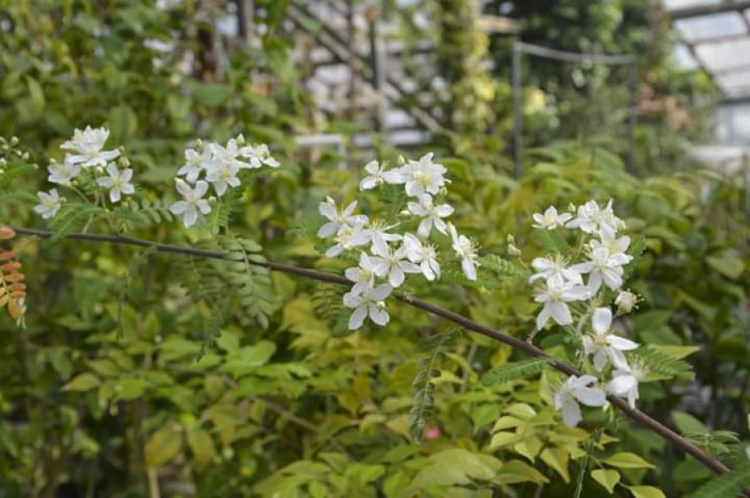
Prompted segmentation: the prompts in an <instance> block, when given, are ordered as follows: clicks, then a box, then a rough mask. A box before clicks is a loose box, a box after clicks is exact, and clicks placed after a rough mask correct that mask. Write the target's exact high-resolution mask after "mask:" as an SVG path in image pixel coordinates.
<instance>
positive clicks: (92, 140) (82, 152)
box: [34, 126, 135, 219]
mask: <svg viewBox="0 0 750 498" xmlns="http://www.w3.org/2000/svg"><path fill="white" fill-rule="evenodd" d="M108 137H109V130H108V129H106V128H91V126H87V127H86V129H84V130H79V129H76V130H75V131H74V133H73V138H72V139H70V140H68V141H66V142H64V143H63V144H62V145H60V148H61V149H63V150H65V151H67V153H66V154H65V159H64V160H63V163H62V164H58V163H55V162H53V163H52V164H50V165H49V167H48V168H47V170H48V171H49V176H48V177H47V180H48V181H49V182H50V183H55V184H58V185H60V186H63V187H67V188H71V189H72V188H74V185H73V180H75V179H76V178H77V177H79V176H80V175H81V174H87V172H88V174H91V175H93V178H94V180H95V182H96V184H97V185H98V186H100V187H102V188H104V189H106V190H108V191H109V200H110V201H111V202H112V203H117V202H120V200H121V199H122V195H123V194H125V195H131V194H133V193H134V192H135V189H134V188H133V184H132V183H130V180H131V179H132V178H133V170H132V169H130V168H128V167H124V168H123V169H122V170H120V169H119V168H118V166H117V164H116V163H114V162H113V161H114V160H115V159H117V158H118V157H119V156H120V151H119V150H117V149H113V150H103V149H104V143H105V142H106V141H107V138H108ZM123 164H127V161H125V162H124V163H123ZM105 171H106V175H105V174H104V172H105ZM37 196H38V197H39V204H38V205H37V206H35V207H34V211H36V212H37V213H38V214H40V215H41V216H42V218H45V219H47V218H52V217H53V216H54V215H55V214H57V212H58V211H59V210H60V208H61V207H62V203H63V202H64V201H65V197H60V195H59V194H58V193H57V190H56V189H54V188H53V189H52V190H50V191H49V192H37Z"/></svg>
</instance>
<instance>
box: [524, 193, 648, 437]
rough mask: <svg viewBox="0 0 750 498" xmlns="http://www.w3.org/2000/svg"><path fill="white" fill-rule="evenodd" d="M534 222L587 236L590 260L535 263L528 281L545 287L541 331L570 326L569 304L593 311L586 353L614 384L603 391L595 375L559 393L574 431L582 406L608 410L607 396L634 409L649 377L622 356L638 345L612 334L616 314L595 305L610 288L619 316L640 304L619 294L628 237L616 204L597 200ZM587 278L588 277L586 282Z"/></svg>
mask: <svg viewBox="0 0 750 498" xmlns="http://www.w3.org/2000/svg"><path fill="white" fill-rule="evenodd" d="M571 211H572V209H571ZM534 221H535V222H536V223H535V224H534V226H535V227H536V228H542V229H547V230H557V229H559V228H567V229H573V230H576V229H577V230H580V231H581V232H583V234H584V238H585V239H586V238H588V240H585V245H584V249H585V251H584V253H585V258H586V259H585V260H584V261H582V262H580V263H577V264H572V265H569V264H568V262H567V261H566V260H565V259H564V258H563V257H562V256H560V255H557V256H555V257H550V258H536V259H535V260H534V261H532V266H533V268H534V269H535V270H536V272H537V273H536V274H534V275H532V276H531V277H530V279H529V282H530V283H534V282H537V281H539V282H543V283H542V285H541V287H540V288H539V290H538V291H537V294H536V301H537V302H539V303H543V304H544V306H543V307H542V311H541V312H540V313H539V316H538V317H537V329H538V330H540V329H542V328H544V326H545V325H546V323H547V322H548V321H549V319H550V318H551V319H553V320H554V321H555V322H556V323H557V324H559V325H570V324H572V323H573V316H572V314H571V311H570V308H569V307H568V303H570V302H574V301H589V300H590V302H591V303H592V304H593V306H592V307H594V309H593V311H592V312H591V333H590V334H585V335H583V337H582V338H581V342H582V345H583V353H584V355H585V356H586V357H591V361H592V367H593V370H594V371H595V372H596V373H600V372H602V371H603V370H604V369H605V367H606V366H607V364H611V367H612V369H611V377H612V378H611V380H610V381H609V382H607V383H606V388H605V389H603V388H601V387H597V386H598V385H599V384H600V380H599V379H597V377H595V376H594V375H582V376H581V377H577V376H575V375H571V376H570V377H569V378H568V379H567V380H566V381H565V382H564V383H563V384H562V386H561V387H560V389H559V390H558V391H557V392H556V393H555V396H554V405H555V408H556V409H558V410H562V415H563V420H564V422H565V423H566V424H567V425H568V426H571V427H574V426H576V425H577V424H578V422H580V421H581V409H580V406H579V404H583V405H586V406H592V407H600V406H604V405H605V404H606V402H607V400H606V393H607V392H609V393H610V394H613V395H615V396H621V397H626V398H627V399H628V402H629V403H630V405H631V406H633V407H634V406H635V400H636V399H638V382H639V381H640V380H641V379H642V378H643V377H644V375H645V373H644V372H643V371H642V370H643V369H642V368H641V367H640V365H638V364H637V363H634V364H633V365H630V364H628V361H627V358H626V357H625V354H624V351H632V350H634V349H636V348H637V347H638V344H637V343H635V342H633V341H631V340H629V339H625V338H623V337H620V336H617V335H616V334H614V333H613V332H612V330H611V328H612V318H613V317H612V311H611V310H610V309H609V308H608V307H597V306H598V305H597V304H596V303H600V302H602V301H603V300H604V295H603V291H604V290H605V289H607V288H608V289H611V290H612V291H620V292H619V294H618V295H617V297H616V298H615V304H616V305H617V306H618V309H619V310H620V311H621V312H623V313H627V312H630V311H631V310H632V309H633V307H634V306H635V304H636V301H637V299H636V297H635V295H634V294H632V293H631V292H629V291H621V290H620V289H621V288H622V285H623V273H624V266H625V265H626V264H628V263H630V261H632V259H633V258H632V256H630V255H628V254H626V251H627V249H628V247H629V246H630V237H628V236H618V231H620V230H621V229H622V228H624V226H625V224H624V223H623V222H622V220H620V219H619V218H618V217H617V216H615V214H614V212H613V210H612V201H610V202H609V203H608V204H607V205H606V206H605V207H601V206H600V205H599V204H598V203H597V202H596V201H593V200H592V201H589V202H587V203H586V204H584V205H582V206H579V207H578V209H577V210H576V211H575V213H572V212H566V213H562V214H558V211H557V209H556V208H555V207H550V208H548V209H547V210H546V211H545V212H544V213H537V214H535V215H534ZM584 275H587V276H588V279H587V281H586V282H584V278H583V277H584ZM586 316H588V314H587V313H584V316H583V317H581V326H579V330H580V329H581V327H582V325H583V320H584V318H585V317H586Z"/></svg>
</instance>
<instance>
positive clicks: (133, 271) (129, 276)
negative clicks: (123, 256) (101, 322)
mask: <svg viewBox="0 0 750 498" xmlns="http://www.w3.org/2000/svg"><path fill="white" fill-rule="evenodd" d="M154 252H156V248H155V247H153V246H152V247H149V248H147V249H144V250H142V251H139V252H137V253H135V255H134V256H133V258H132V259H131V260H130V264H129V265H128V269H127V271H126V272H125V275H123V278H122V285H121V286H120V290H119V292H118V293H117V338H118V339H122V338H123V335H124V329H123V326H122V315H123V310H124V308H125V294H126V293H127V292H128V289H129V288H130V285H131V283H132V282H133V279H134V278H135V276H136V275H137V274H138V272H139V271H141V268H143V266H144V265H145V264H146V263H147V262H148V257H149V256H150V255H151V254H152V253H154Z"/></svg>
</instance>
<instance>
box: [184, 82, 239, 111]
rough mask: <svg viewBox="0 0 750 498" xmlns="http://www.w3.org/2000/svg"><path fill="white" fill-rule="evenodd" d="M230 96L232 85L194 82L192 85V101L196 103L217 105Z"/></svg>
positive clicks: (208, 105) (210, 105)
mask: <svg viewBox="0 0 750 498" xmlns="http://www.w3.org/2000/svg"><path fill="white" fill-rule="evenodd" d="M231 96H232V87H231V86H229V85H226V84H223V83H196V84H195V85H193V101H194V102H195V104H196V105H204V106H207V107H218V106H220V105H222V104H224V103H225V102H226V101H227V100H228V99H229V97H231Z"/></svg>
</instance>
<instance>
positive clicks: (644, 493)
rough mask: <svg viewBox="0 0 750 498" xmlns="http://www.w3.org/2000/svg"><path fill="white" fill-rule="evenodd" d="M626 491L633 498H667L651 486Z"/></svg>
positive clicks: (636, 487)
mask: <svg viewBox="0 0 750 498" xmlns="http://www.w3.org/2000/svg"><path fill="white" fill-rule="evenodd" d="M628 489H629V490H630V492H631V493H633V497H634V498H667V496H666V495H665V494H664V493H663V492H662V491H661V490H660V489H659V488H655V487H653V486H631V487H630V488H628ZM725 496H728V495H725Z"/></svg>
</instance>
